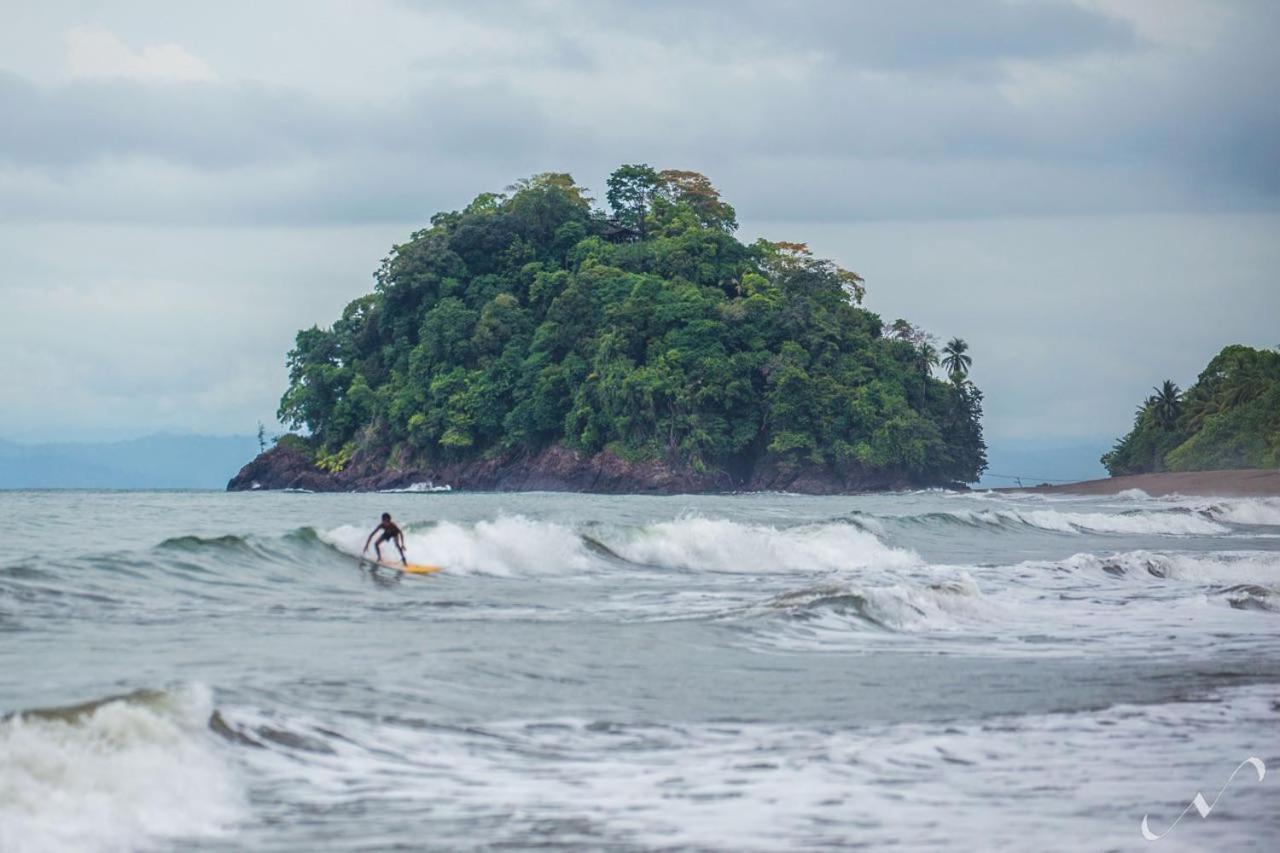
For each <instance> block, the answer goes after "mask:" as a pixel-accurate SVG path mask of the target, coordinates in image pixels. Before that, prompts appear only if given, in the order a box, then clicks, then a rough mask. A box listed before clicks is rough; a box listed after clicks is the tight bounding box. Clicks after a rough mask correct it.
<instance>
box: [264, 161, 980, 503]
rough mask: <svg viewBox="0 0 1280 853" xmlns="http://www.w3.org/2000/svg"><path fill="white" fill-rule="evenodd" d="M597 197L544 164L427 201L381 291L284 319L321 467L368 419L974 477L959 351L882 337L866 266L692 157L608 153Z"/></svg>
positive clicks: (349, 444)
mask: <svg viewBox="0 0 1280 853" xmlns="http://www.w3.org/2000/svg"><path fill="white" fill-rule="evenodd" d="M608 201H609V203H610V205H611V206H612V207H613V211H614V217H613V219H612V220H610V219H608V218H606V216H605V215H604V214H603V213H602V212H600V211H598V210H596V209H594V208H593V203H592V200H591V199H590V198H589V197H588V196H587V194H586V192H585V191H584V190H583V189H582V188H581V187H578V186H577V185H576V184H575V183H574V182H573V179H572V178H571V177H570V176H568V175H565V174H561V173H545V174H542V175H536V176H534V177H532V178H529V179H526V180H523V181H520V182H518V183H517V184H515V185H513V186H511V187H509V188H508V190H507V192H506V193H505V194H495V193H483V194H481V195H480V196H478V197H477V198H476V199H475V201H473V202H472V203H471V204H470V205H468V206H467V207H466V208H464V209H463V210H461V211H453V212H448V213H440V214H437V215H436V216H434V217H432V220H431V223H432V224H431V227H429V228H426V229H424V230H421V231H418V232H415V233H414V234H412V235H410V238H409V240H408V242H406V243H404V244H401V245H398V246H395V247H393V248H392V251H391V254H390V255H389V256H388V257H387V258H386V259H384V260H383V262H382V265H381V267H380V269H379V270H378V273H377V275H376V280H377V287H376V289H375V291H374V292H373V293H371V294H369V295H366V296H363V297H361V298H360V299H357V300H355V301H353V302H352V303H351V304H350V305H349V306H348V307H347V309H346V310H345V311H344V312H343V314H342V317H341V318H340V319H339V320H338V322H336V323H334V325H333V326H332V327H331V328H329V329H319V328H312V329H306V330H303V331H302V332H299V334H298V337H297V341H296V345H295V347H294V349H293V350H292V351H291V352H290V353H289V357H288V367H289V387H288V389H287V390H286V391H285V394H284V396H283V398H282V399H281V404H280V418H281V420H282V421H283V422H285V423H286V424H288V425H290V426H291V427H294V428H302V427H305V428H306V429H307V430H309V432H310V434H311V441H312V442H313V444H314V447H315V448H316V452H317V454H318V456H317V458H318V459H323V460H325V461H324V463H323V464H325V465H328V466H335V465H346V464H347V463H348V462H349V460H350V458H351V454H352V452H354V449H355V448H358V447H363V446H365V445H366V443H367V442H370V441H373V440H374V439H373V437H374V436H377V440H378V441H379V442H385V443H386V446H397V447H400V448H403V449H404V450H406V451H407V452H409V453H412V454H415V455H416V456H417V457H419V458H421V459H423V460H436V459H439V460H451V459H452V460H456V459H470V458H476V457H480V456H484V455H485V454H490V453H494V452H498V451H502V450H526V451H531V452H533V451H537V450H539V449H541V448H543V447H545V446H547V445H549V444H553V443H562V444H565V445H567V446H569V447H572V448H576V449H580V450H582V451H584V452H588V453H595V452H598V451H601V450H603V449H606V448H608V449H610V450H611V451H613V452H614V453H616V454H618V455H619V456H622V457H624V458H628V459H635V460H641V459H645V460H648V459H665V460H667V461H669V462H672V463H675V464H680V465H686V466H689V467H690V468H692V469H694V470H710V469H722V470H735V471H741V470H747V469H749V467H750V466H751V465H753V464H755V463H756V462H758V461H759V460H760V459H762V458H763V457H765V456H767V455H770V454H773V455H776V456H779V457H782V458H785V459H791V460H794V461H797V462H808V463H816V464H832V465H854V466H862V467H863V468H866V469H869V470H881V471H888V472H897V473H900V474H904V475H909V476H911V477H913V478H916V479H917V480H919V481H921V482H947V481H972V480H974V479H977V477H978V476H979V474H980V473H981V471H982V470H983V469H984V468H985V466H986V457H985V445H984V443H983V441H982V430H981V415H982V407H981V401H982V395H981V393H980V392H979V391H978V390H977V388H976V387H974V386H973V385H972V383H970V382H969V381H968V380H967V379H966V378H965V371H967V368H968V365H969V356H967V355H964V352H963V349H961V351H960V352H959V355H960V356H962V357H963V362H962V363H963V366H964V370H963V371H958V372H957V371H953V372H952V379H953V381H952V382H950V383H947V382H942V381H939V380H938V379H936V378H934V377H933V368H934V367H935V366H936V365H937V364H938V354H937V352H936V350H935V349H934V348H933V346H932V343H931V341H932V338H931V336H928V335H927V334H925V333H924V332H921V331H919V330H916V329H914V328H913V327H910V325H909V324H905V321H903V326H902V327H897V326H895V328H898V329H899V331H902V328H905V329H908V330H910V334H909V335H908V334H898V335H896V336H895V337H894V338H892V339H891V338H886V337H884V335H883V334H882V323H881V321H880V318H879V317H877V316H876V315H875V314H872V313H870V312H869V311H866V310H865V309H863V308H862V307H861V301H862V298H863V294H864V288H863V283H862V279H861V278H860V277H859V276H858V275H857V274H856V273H853V272H851V271H849V270H845V269H842V268H840V267H838V266H837V265H835V264H833V263H831V262H830V261H827V260H823V259H819V258H815V257H813V256H812V254H811V253H810V252H809V250H808V249H807V248H806V247H805V246H804V245H803V244H799V243H769V242H767V241H758V242H756V243H755V244H752V245H745V244H743V243H742V242H740V241H739V240H737V239H736V238H735V237H734V236H733V232H734V230H735V229H736V227H737V222H736V214H735V212H734V210H733V208H732V207H730V206H729V205H728V204H726V203H725V202H724V201H723V200H721V199H720V196H719V193H718V192H717V191H716V190H715V188H714V187H713V186H712V185H711V183H710V181H708V180H707V179H706V178H705V177H703V176H702V175H699V174H698V173H696V172H686V171H676V170H667V171H661V172H659V171H655V170H654V169H652V168H650V167H648V166H645V165H633V166H624V167H622V168H620V169H619V170H618V171H617V172H615V173H614V174H613V175H612V176H611V177H610V179H609V184H608ZM957 342H958V343H960V344H963V342H962V341H958V339H957V340H953V342H952V343H953V344H955V343H957ZM380 446H381V445H380Z"/></svg>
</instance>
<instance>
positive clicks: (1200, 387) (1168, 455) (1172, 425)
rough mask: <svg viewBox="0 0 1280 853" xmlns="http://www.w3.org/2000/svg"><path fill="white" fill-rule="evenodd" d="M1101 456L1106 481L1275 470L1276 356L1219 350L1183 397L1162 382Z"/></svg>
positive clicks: (1278, 449)
mask: <svg viewBox="0 0 1280 853" xmlns="http://www.w3.org/2000/svg"><path fill="white" fill-rule="evenodd" d="M1152 391H1153V393H1152V394H1151V395H1150V396H1149V397H1147V399H1145V400H1143V401H1142V403H1141V405H1139V406H1138V410H1137V411H1136V412H1135V413H1134V417H1133V429H1131V430H1130V431H1129V433H1128V434H1127V435H1125V436H1123V437H1121V438H1120V440H1119V441H1117V442H1116V445H1115V447H1114V448H1112V449H1111V451H1110V452H1108V453H1107V454H1106V455H1104V456H1103V457H1102V464H1103V465H1105V466H1106V468H1107V471H1108V472H1109V473H1110V474H1111V476H1113V477H1117V476H1121V475H1125V474H1149V473H1159V472H1165V471H1211V470H1221V469H1230V468H1280V351H1277V350H1265V349H1254V348H1253V347H1247V346H1242V345H1239V344H1234V345H1232V346H1229V347H1225V348H1224V349H1223V350H1222V352H1220V353H1218V354H1217V355H1216V356H1214V358H1213V360H1212V361H1210V362H1209V364H1208V365H1207V366H1206V367H1205V369H1204V370H1202V371H1201V372H1200V375H1199V376H1198V377H1197V378H1196V381H1195V383H1194V384H1193V385H1192V386H1191V387H1190V388H1188V389H1187V391H1186V392H1185V393H1184V392H1183V391H1182V390H1180V389H1179V388H1178V386H1177V385H1175V384H1174V383H1173V381H1172V380H1169V379H1166V380H1165V381H1164V382H1163V383H1162V384H1161V385H1159V386H1158V387H1155V388H1153V389H1152Z"/></svg>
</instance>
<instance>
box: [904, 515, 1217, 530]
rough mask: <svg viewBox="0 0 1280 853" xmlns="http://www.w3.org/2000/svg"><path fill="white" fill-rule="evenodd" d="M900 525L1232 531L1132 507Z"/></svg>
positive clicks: (941, 518)
mask: <svg viewBox="0 0 1280 853" xmlns="http://www.w3.org/2000/svg"><path fill="white" fill-rule="evenodd" d="M885 520H888V521H893V522H897V523H899V524H915V525H921V524H923V525H929V524H953V525H965V526H969V527H990V528H997V529H1006V530H1012V529H1018V528H1035V529H1037V530H1047V531H1051V532H1054V533H1102V534H1108V533H1115V534H1152V535H1159V536H1197V535H1198V536H1215V535H1220V534H1223V533H1228V532H1230V529H1229V528H1228V527H1226V526H1225V525H1223V524H1220V523H1218V522H1217V521H1214V520H1212V519H1210V518H1205V517H1203V516H1201V515H1199V514H1197V513H1194V512H1191V511H1187V510H1181V509H1175V510H1167V511H1162V510H1155V511H1153V510H1131V511H1127V512H1120V513H1107V512H1063V511H1060V510H1053V509H1037V510H1026V509H999V510H995V509H993V510H955V511H950V512H934V513H928V514H925V515H914V516H911V515H908V516H896V517H889V518H886V519H885Z"/></svg>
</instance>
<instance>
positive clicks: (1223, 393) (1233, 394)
mask: <svg viewBox="0 0 1280 853" xmlns="http://www.w3.org/2000/svg"><path fill="white" fill-rule="evenodd" d="M1269 384H1270V382H1269V381H1268V379H1267V376H1266V374H1265V373H1263V371H1262V368H1261V367H1260V366H1259V365H1258V363H1257V362H1254V363H1253V364H1249V365H1241V366H1239V367H1237V368H1236V369H1235V370H1234V371H1232V372H1231V373H1230V374H1229V375H1228V376H1227V380H1226V381H1225V382H1224V383H1223V385H1222V389H1221V390H1220V391H1219V392H1218V402H1219V403H1220V404H1221V405H1222V406H1223V408H1230V407H1232V406H1242V405H1244V404H1245V403H1248V402H1249V401H1251V400H1253V399H1254V398H1255V397H1260V396H1262V393H1263V392H1264V391H1266V390H1267V386H1268V385H1269Z"/></svg>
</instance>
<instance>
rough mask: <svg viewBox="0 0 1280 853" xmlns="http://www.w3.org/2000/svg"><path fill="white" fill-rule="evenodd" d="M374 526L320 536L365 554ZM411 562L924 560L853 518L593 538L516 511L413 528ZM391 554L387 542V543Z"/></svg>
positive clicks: (662, 564) (762, 568)
mask: <svg viewBox="0 0 1280 853" xmlns="http://www.w3.org/2000/svg"><path fill="white" fill-rule="evenodd" d="M367 536H368V531H366V530H364V529H362V528H356V527H352V526H349V525H344V526H342V527H338V528H335V529H334V530H330V531H327V532H325V533H321V534H320V539H321V540H322V541H324V542H326V543H328V544H330V545H332V546H333V547H334V548H336V549H338V550H339V551H341V552H342V553H344V554H349V555H351V556H356V557H358V556H359V555H360V553H361V549H362V548H363V547H364V543H365V539H366V537H367ZM405 547H406V551H407V553H408V554H409V556H410V558H411V559H417V560H422V561H427V562H439V563H442V564H444V565H445V566H446V567H447V569H448V570H449V571H450V572H457V573H462V574H492V575H503V576H526V575H538V574H565V573H580V572H586V571H591V570H602V569H605V568H608V567H609V566H610V564H611V565H612V566H613V567H617V565H618V564H619V563H622V564H631V565H632V566H633V567H634V566H648V567H654V568H661V569H676V570H686V571H710V572H766V571H838V570H841V569H848V568H861V567H867V566H877V567H894V566H913V565H919V564H920V562H921V561H920V558H919V557H918V556H917V555H916V554H915V553H914V552H912V551H909V550H906V549H902V548H894V547H890V546H889V545H886V544H885V543H884V542H883V541H881V540H880V539H879V538H878V537H877V536H876V535H875V534H873V533H871V532H868V531H866V530H863V529H860V528H859V527H857V526H856V525H853V524H845V523H830V524H815V525H805V526H800V527H788V528H775V527H767V526H761V525H748V524H740V523H737V522H733V521H728V520H724V519H712V518H682V519H678V520H675V521H665V522H658V523H656V524H649V525H643V526H640V527H630V528H628V527H613V528H600V529H592V531H591V534H590V535H589V536H588V535H584V534H582V533H580V532H578V531H577V530H576V529H574V528H571V527H568V526H565V525H561V524H555V523H551V522H543V521H533V520H530V519H528V518H525V517H523V516H508V517H502V518H498V519H495V520H492V521H480V522H477V523H475V524H469V525H467V524H458V523H454V522H448V521H446V522H439V523H437V524H434V525H432V526H430V527H428V528H426V529H421V530H408V531H406V533H405ZM383 548H384V553H385V549H386V546H385V545H384V546H383Z"/></svg>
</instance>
